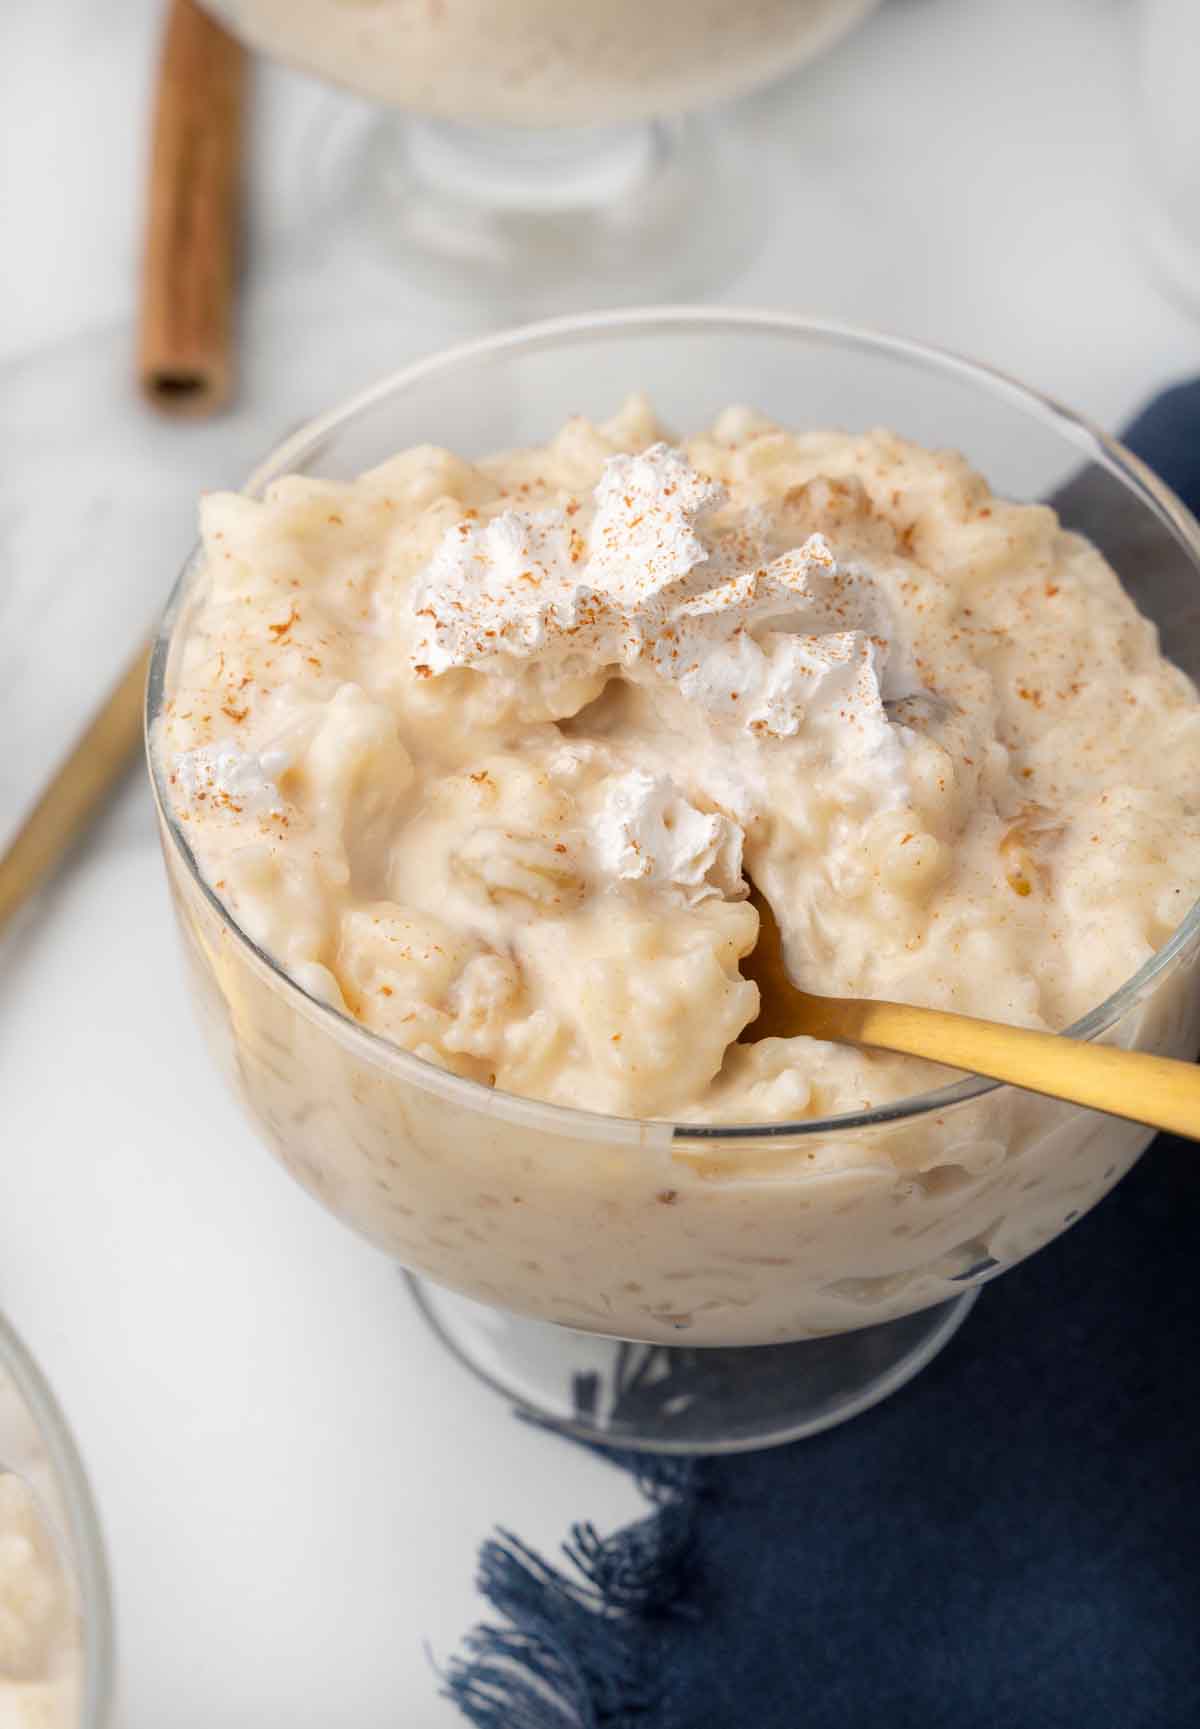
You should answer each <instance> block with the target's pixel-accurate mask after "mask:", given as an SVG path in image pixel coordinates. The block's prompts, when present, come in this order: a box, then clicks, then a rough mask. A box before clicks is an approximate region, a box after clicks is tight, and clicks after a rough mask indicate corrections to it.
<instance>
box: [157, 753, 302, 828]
mask: <svg viewBox="0 0 1200 1729" xmlns="http://www.w3.org/2000/svg"><path fill="white" fill-rule="evenodd" d="M289 764H290V758H289V756H288V753H287V751H285V750H278V749H275V750H264V751H262V752H261V753H257V752H253V751H242V750H239V749H238V747H237V746H236V745H235V744H230V743H229V742H228V741H225V742H223V743H220V744H205V745H200V746H199V747H198V748H197V749H196V750H188V751H182V752H181V753H180V754H179V755H178V756H177V757H176V758H175V784H176V786H177V788H178V789H179V791H180V793H181V794H182V796H183V798H184V799H185V801H186V802H187V803H188V804H189V805H194V804H198V803H203V802H204V801H205V800H209V801H211V802H212V803H214V804H217V805H221V804H226V805H228V806H229V807H230V808H231V809H233V810H235V811H242V810H251V811H257V812H260V813H262V814H264V815H270V814H272V813H274V812H279V811H282V810H283V808H284V799H283V796H282V794H281V793H280V791H279V787H278V785H277V784H276V782H277V779H278V777H279V776H280V775H281V774H283V773H284V772H285V771H286V770H287V768H288V767H289Z"/></svg>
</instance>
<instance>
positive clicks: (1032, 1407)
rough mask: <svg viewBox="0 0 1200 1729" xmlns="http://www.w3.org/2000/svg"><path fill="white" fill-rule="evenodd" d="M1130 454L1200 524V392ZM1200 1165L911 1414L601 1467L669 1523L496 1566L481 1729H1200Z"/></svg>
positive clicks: (923, 1381)
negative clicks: (633, 1485) (614, 1470)
mask: <svg viewBox="0 0 1200 1729" xmlns="http://www.w3.org/2000/svg"><path fill="white" fill-rule="evenodd" d="M1125 438H1126V442H1127V443H1128V444H1129V445H1130V446H1131V447H1132V448H1133V449H1134V450H1136V451H1137V453H1138V454H1139V455H1140V456H1141V457H1142V458H1143V459H1144V460H1145V461H1146V462H1148V463H1149V464H1150V466H1151V467H1153V468H1155V469H1157V471H1158V472H1159V473H1160V474H1161V475H1162V476H1163V478H1164V479H1165V480H1166V481H1167V482H1168V484H1170V485H1171V486H1173V487H1174V489H1175V490H1176V491H1177V492H1178V493H1179V494H1180V495H1181V496H1182V497H1183V498H1184V499H1185V501H1186V502H1188V503H1189V504H1190V505H1191V506H1192V507H1193V509H1200V380H1198V381H1196V382H1195V383H1191V384H1187V385H1182V386H1178V387H1176V388H1175V389H1172V390H1170V391H1167V392H1166V393H1164V394H1163V395H1162V396H1160V397H1158V398H1156V400H1155V401H1154V402H1152V403H1151V404H1150V406H1149V407H1148V408H1147V409H1146V410H1145V412H1144V413H1143V414H1141V415H1140V416H1139V417H1138V418H1137V420H1135V421H1134V422H1133V424H1132V425H1131V426H1130V427H1129V428H1128V430H1127V432H1126V434H1125ZM1198 1340H1200V1146H1194V1145H1192V1144H1191V1143H1190V1142H1186V1141H1181V1140H1177V1139H1174V1138H1169V1137H1166V1136H1162V1137H1160V1138H1159V1139H1158V1141H1156V1142H1155V1144H1154V1145H1153V1146H1152V1148H1151V1149H1150V1150H1149V1152H1148V1153H1147V1154H1146V1156H1145V1157H1144V1159H1143V1160H1142V1162H1141V1163H1140V1165H1139V1166H1138V1167H1137V1168H1136V1169H1135V1170H1134V1171H1133V1172H1132V1173H1131V1175H1130V1176H1128V1177H1127V1178H1126V1179H1125V1180H1124V1181H1123V1182H1122V1183H1121V1184H1119V1186H1118V1187H1117V1189H1116V1190H1115V1191H1114V1192H1113V1193H1112V1194H1111V1195H1109V1196H1108V1197H1107V1198H1106V1199H1105V1200H1104V1201H1103V1202H1101V1204H1100V1205H1099V1206H1098V1207H1097V1208H1096V1209H1095V1210H1094V1211H1093V1212H1092V1213H1090V1214H1089V1215H1088V1216H1087V1217H1086V1218H1084V1219H1083V1220H1082V1221H1081V1222H1080V1223H1079V1224H1077V1225H1076V1226H1074V1227H1073V1228H1072V1229H1071V1230H1070V1231H1068V1232H1067V1233H1066V1234H1065V1235H1064V1236H1062V1237H1060V1238H1059V1239H1058V1240H1057V1241H1056V1242H1054V1243H1052V1244H1051V1245H1050V1246H1049V1247H1048V1248H1045V1249H1043V1250H1042V1251H1041V1252H1040V1253H1038V1254H1036V1255H1034V1256H1033V1257H1032V1258H1031V1259H1030V1260H1029V1261H1027V1262H1025V1263H1024V1264H1023V1265H1021V1266H1019V1267H1017V1268H1015V1269H1014V1270H1013V1271H1011V1272H1009V1273H1007V1274H1005V1276H1004V1277H1003V1278H1002V1279H1000V1280H999V1281H998V1282H997V1283H995V1284H993V1285H991V1286H989V1288H988V1289H987V1291H985V1292H984V1294H983V1296H982V1298H981V1300H980V1302H979V1304H978V1305H977V1307H976V1308H975V1310H974V1312H973V1313H972V1315H971V1316H970V1318H969V1320H968V1322H967V1324H966V1326H965V1327H964V1328H963V1330H962V1331H961V1333H959V1334H958V1335H957V1336H956V1337H955V1338H954V1339H953V1340H952V1342H951V1343H950V1345H949V1346H948V1347H947V1348H946V1350H945V1351H944V1352H943V1353H942V1354H941V1355H940V1356H939V1357H938V1358H936V1359H935V1361H934V1362H933V1363H932V1365H931V1366H930V1367H929V1368H927V1369H925V1370H924V1371H923V1372H922V1373H921V1374H920V1375H919V1376H918V1377H917V1378H916V1380H914V1381H913V1382H911V1383H910V1384H909V1385H908V1386H907V1387H905V1388H904V1389H903V1390H902V1391H901V1392H899V1393H897V1394H895V1395H893V1396H892V1397H891V1398H890V1399H887V1400H886V1401H884V1403H883V1404H881V1405H878V1406H876V1407H875V1408H874V1409H873V1410H871V1411H869V1412H867V1413H866V1414H865V1415H863V1416H860V1417H856V1418H854V1419H853V1420H852V1421H851V1422H849V1423H846V1424H845V1425H843V1426H842V1427H840V1428H836V1429H833V1430H830V1431H828V1432H826V1433H825V1434H823V1435H818V1436H816V1437H814V1438H812V1439H809V1440H806V1441H800V1442H797V1443H795V1444H794V1445H792V1446H787V1447H780V1448H776V1449H773V1450H770V1451H767V1452H762V1453H757V1454H749V1455H747V1454H741V1455H737V1456H733V1457H729V1458H724V1459H702V1460H679V1459H667V1458H662V1459H655V1458H647V1457H646V1456H645V1455H640V1456H639V1455H619V1454H611V1453H610V1454H606V1455H605V1456H607V1457H610V1458H612V1459H613V1460H614V1463H616V1464H618V1465H623V1466H625V1467H626V1468H628V1469H630V1470H633V1471H635V1472H636V1473H637V1475H638V1477H639V1480H640V1481H641V1483H642V1486H643V1488H644V1489H645V1490H646V1492H647V1494H648V1495H649V1496H650V1498H651V1499H652V1501H654V1502H655V1503H656V1509H655V1511H653V1512H652V1513H651V1514H650V1515H649V1516H648V1517H647V1518H646V1519H644V1520H642V1521H640V1522H638V1523H637V1524H635V1525H632V1526H630V1527H627V1528H626V1529H625V1530H623V1531H618V1532H617V1533H615V1534H614V1535H613V1536H611V1537H609V1538H607V1539H603V1540H602V1539H601V1538H600V1537H599V1536H598V1535H597V1533H596V1532H595V1531H594V1530H593V1529H592V1528H591V1527H590V1526H578V1527H576V1528H575V1529H574V1530H573V1532H572V1533H571V1537H570V1540H569V1542H568V1543H567V1544H566V1545H565V1554H566V1563H567V1564H566V1566H565V1567H562V1566H559V1567H552V1566H550V1565H548V1564H546V1563H545V1562H543V1561H542V1560H540V1559H539V1558H538V1557H537V1556H536V1555H534V1554H532V1553H531V1552H530V1551H529V1550H527V1549H525V1548H524V1546H523V1545H522V1544H521V1543H520V1542H519V1541H518V1540H517V1539H516V1538H514V1537H512V1536H510V1535H508V1534H504V1533H502V1534H499V1535H498V1536H497V1537H496V1538H494V1539H492V1540H490V1541H489V1542H487V1543H486V1544H485V1545H484V1548H483V1550H482V1553H481V1558H480V1586H481V1589H482V1591H483V1593H484V1595H485V1596H486V1597H487V1598H488V1600H489V1601H490V1602H491V1603H492V1605H493V1607H494V1608H495V1610H496V1611H497V1613H498V1615H499V1616H500V1617H501V1618H502V1619H501V1622H500V1623H499V1624H496V1625H489V1626H486V1627H483V1628H479V1629H477V1630H476V1631H475V1632H474V1633H473V1634H471V1635H470V1636H469V1637H468V1640H467V1644H466V1648H465V1654H464V1655H463V1656H462V1657H460V1658H458V1659H456V1660H455V1661H454V1662H453V1663H452V1664H451V1665H450V1668H449V1670H448V1672H447V1674H446V1677H445V1685H446V1690H447V1692H448V1693H449V1694H450V1696H451V1697H452V1698H453V1699H455V1700H456V1701H457V1703H458V1704H459V1706H460V1708H461V1709H462V1711H463V1713H464V1715H465V1716H466V1717H467V1718H468V1719H469V1720H470V1721H471V1722H472V1723H474V1724H476V1725H477V1726H479V1729H860V1726H861V1729H867V1726H870V1729H1082V1726H1086V1729H1093V1726H1094V1729H1198V1726H1200V1363H1198V1361H1197V1343H1198Z"/></svg>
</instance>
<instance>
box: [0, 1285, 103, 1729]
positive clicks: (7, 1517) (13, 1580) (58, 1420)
mask: <svg viewBox="0 0 1200 1729" xmlns="http://www.w3.org/2000/svg"><path fill="white" fill-rule="evenodd" d="M112 1667H113V1652H112V1611H111V1605H110V1598H109V1586H108V1571H107V1567H106V1564H105V1559H104V1546H103V1541H102V1538H101V1535H100V1527H99V1523H98V1521H97V1518H96V1511H95V1507H94V1505H93V1503H92V1497H91V1491H90V1490H89V1488H88V1484H87V1479H86V1477H85V1476H84V1472H83V1467H82V1465H81V1464H80V1461H79V1455H78V1453H77V1452H76V1450H75V1444H74V1442H73V1440H72V1439H71V1435H70V1432H69V1430H68V1429H67V1426H66V1422H65V1420H64V1418H63V1416H62V1413H61V1412H60V1410H59V1409H58V1405H57V1403H56V1402H55V1399H54V1395H53V1394H52V1393H51V1391H50V1389H49V1387H48V1386H47V1384H46V1382H45V1380H44V1378H43V1376H42V1374H41V1372H40V1370H39V1369H38V1367H37V1365H36V1364H35V1363H34V1361H33V1359H32V1357H31V1356H30V1355H29V1353H28V1351H27V1350H26V1349H25V1347H24V1345H23V1344H22V1343H21V1341H20V1340H19V1339H18V1337H17V1336H16V1334H15V1333H14V1332H13V1330H12V1328H11V1327H10V1326H9V1324H8V1323H7V1321H5V1319H4V1318H3V1316H0V1723H3V1724H5V1725H6V1726H8V1725H11V1726H12V1729H104V1725H105V1724H106V1723H108V1721H109V1705H110V1699H111V1692H112Z"/></svg>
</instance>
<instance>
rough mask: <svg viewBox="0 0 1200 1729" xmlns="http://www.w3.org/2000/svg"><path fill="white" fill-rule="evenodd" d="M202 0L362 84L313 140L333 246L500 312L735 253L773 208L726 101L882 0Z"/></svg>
mask: <svg viewBox="0 0 1200 1729" xmlns="http://www.w3.org/2000/svg"><path fill="white" fill-rule="evenodd" d="M203 3H204V4H205V5H206V6H207V7H208V8H209V9H210V10H211V11H213V12H215V13H216V14H218V16H219V17H220V18H221V19H222V20H223V21H224V22H225V24H226V25H227V26H228V27H229V29H231V30H232V31H234V32H235V34H237V35H238V36H240V37H241V38H242V39H243V40H245V41H246V42H247V43H249V44H250V45H251V46H252V47H254V48H256V49H259V50H261V51H262V52H264V53H266V54H269V55H272V56H275V57H276V58H278V59H280V60H283V61H287V62H289V63H291V64H292V65H295V66H299V67H302V68H303V69H304V70H305V71H308V72H312V73H315V74H316V75H317V76H319V77H322V78H325V79H327V80H329V81H331V82H333V83H335V84H339V85H343V86H344V87H345V88H347V89H349V90H352V91H354V92H356V93H357V94H358V95H360V96H362V97H364V98H366V99H367V101H366V102H365V103H363V104H359V105H357V106H355V107H350V106H348V105H343V107H342V109H341V111H340V113H339V114H338V115H337V116H336V117H334V116H332V115H331V116H330V118H329V123H328V124H327V125H324V126H321V127H319V128H318V131H317V132H316V134H314V136H313V137H312V138H311V139H310V141H309V146H308V150H307V157H308V160H306V161H305V162H304V163H303V164H302V168H303V179H304V181H305V182H306V183H307V185H309V186H310V187H311V188H312V189H313V192H314V197H313V198H312V199H311V203H312V206H313V208H311V209H310V211H309V226H310V227H311V228H312V229H313V230H314V231H318V232H320V234H321V236H322V246H323V247H324V248H325V249H326V250H328V247H329V245H330V242H331V239H332V238H333V237H334V236H342V235H344V236H347V237H348V238H349V239H350V240H351V242H352V243H356V242H358V241H365V242H366V243H367V245H368V246H369V248H370V249H371V250H372V251H373V252H374V253H375V254H376V255H377V257H379V258H380V259H381V260H382V261H383V262H384V263H385V265H390V266H391V267H392V268H393V269H394V270H396V271H397V272H398V274H399V275H400V276H401V277H402V279H403V281H404V282H405V283H406V284H407V283H413V282H419V283H423V284H424V285H425V287H426V288H427V289H429V290H431V291H433V292H434V293H436V294H437V295H438V297H439V298H442V297H444V296H446V295H451V296H454V297H456V298H458V299H461V300H465V301H466V302H467V303H468V304H471V303H473V304H474V305H475V306H476V307H481V308H483V309H485V310H486V311H488V312H489V313H491V314H492V318H491V319H490V320H489V322H495V321H496V320H495V309H496V308H497V307H505V308H507V309H508V315H509V316H510V317H513V316H524V317H530V316H532V315H533V314H534V313H546V312H551V311H562V310H567V309H569V308H572V307H576V306H579V305H584V304H597V303H598V304H606V305H618V304H623V305H629V304H630V303H631V302H632V303H635V304H636V303H639V302H641V301H644V300H650V299H666V298H669V297H670V296H672V295H681V294H697V293H699V292H701V291H702V290H704V291H708V290H710V289H711V288H712V286H713V284H714V283H715V282H719V281H722V280H725V279H726V278H727V277H729V276H730V275H732V274H733V273H734V272H735V271H736V270H738V269H739V268H741V267H743V266H744V265H745V262H746V259H747V258H748V257H751V256H752V255H753V253H754V252H755V251H756V250H757V248H758V247H759V246H760V245H761V243H762V240H763V238H764V236H765V234H766V232H767V229H768V226H769V219H770V218H769V211H768V208H767V206H768V200H767V199H766V198H765V196H763V184H764V169H763V165H762V163H761V161H760V160H758V157H757V155H756V152H755V150H754V149H753V148H752V147H747V148H742V147H740V145H739V142H738V141H737V140H736V139H735V138H734V137H733V136H732V135H731V132H730V128H729V127H728V126H727V125H726V124H725V122H724V118H723V117H722V115H721V113H720V111H719V109H718V107H717V105H719V104H726V103H728V102H730V101H731V100H732V99H734V98H736V97H740V96H743V95H744V94H745V93H747V92H750V91H753V90H754V89H755V88H756V87H758V86H759V85H761V84H764V83H766V82H768V81H770V80H772V79H777V78H780V77H782V76H783V75H784V74H785V73H787V72H790V71H792V70H793V69H794V68H796V67H798V66H801V65H803V64H804V63H805V62H806V61H808V60H810V59H813V58H815V57H816V56H818V55H820V54H822V53H824V52H825V51H826V50H828V49H829V48H831V47H832V46H833V45H834V43H836V42H837V41H838V40H839V39H840V38H841V37H842V36H843V35H844V34H845V33H846V32H847V31H849V30H850V29H851V28H852V27H853V26H854V25H856V24H857V23H859V21H860V20H862V19H863V18H865V17H866V16H867V15H868V14H869V13H871V12H872V11H874V10H875V8H876V7H877V6H878V5H879V3H880V0H704V3H703V4H698V3H697V0H653V4H651V5H646V4H644V3H643V0H569V3H567V4H564V3H563V0H450V3H443V0H203ZM797 99H798V100H800V101H803V100H805V96H804V93H803V92H799V93H798V97H797ZM514 309H515V310H514Z"/></svg>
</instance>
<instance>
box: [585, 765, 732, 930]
mask: <svg viewBox="0 0 1200 1729" xmlns="http://www.w3.org/2000/svg"><path fill="white" fill-rule="evenodd" d="M592 839H593V845H594V848H595V852H596V856H597V861H598V863H599V864H600V867H601V869H602V870H603V871H604V872H605V873H606V874H607V875H610V876H612V877H615V878H619V879H622V880H624V881H627V882H644V883H647V884H648V885H650V886H652V887H656V888H673V889H677V890H678V891H679V893H680V895H681V896H682V898H683V899H684V900H685V901H686V902H687V903H688V904H689V905H693V906H694V905H695V904H696V902H698V901H702V900H707V899H708V898H709V897H710V896H712V895H720V896H721V897H723V898H725V899H729V900H736V899H738V898H739V897H741V896H743V895H745V893H746V892H747V891H746V885H745V883H744V881H743V879H742V841H743V835H742V829H741V827H740V825H739V824H738V823H736V822H734V821H733V820H732V819H731V818H730V817H728V816H726V815H724V814H723V813H722V812H720V811H701V810H697V808H696V807H695V805H693V804H691V803H690V802H689V801H688V799H687V798H686V797H685V796H684V794H683V792H682V791H681V789H680V788H679V787H678V786H677V785H676V784H675V782H674V781H673V780H672V779H671V778H670V776H669V775H665V774H650V773H647V771H646V770H645V769H631V770H630V771H629V772H628V773H627V774H621V775H614V776H612V777H611V779H609V780H608V782H607V783H606V785H605V789H604V797H603V800H602V803H601V806H600V810H599V812H598V815H597V817H596V820H595V823H594V826H593V831H592Z"/></svg>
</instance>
